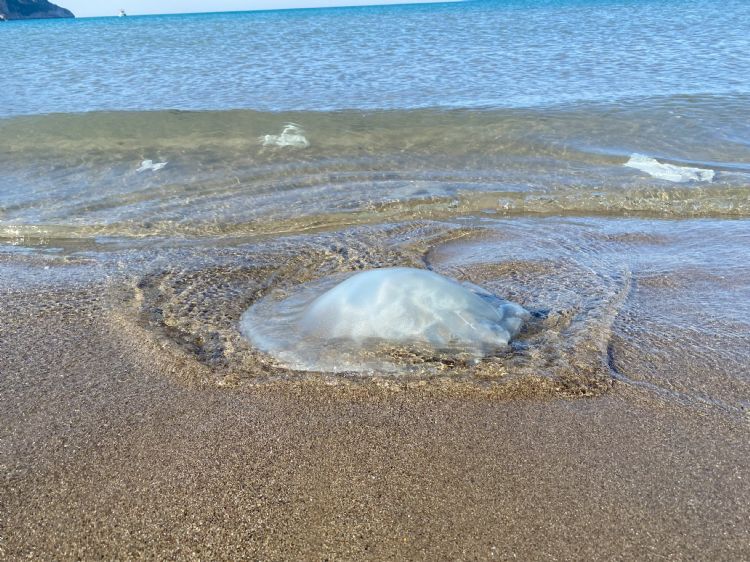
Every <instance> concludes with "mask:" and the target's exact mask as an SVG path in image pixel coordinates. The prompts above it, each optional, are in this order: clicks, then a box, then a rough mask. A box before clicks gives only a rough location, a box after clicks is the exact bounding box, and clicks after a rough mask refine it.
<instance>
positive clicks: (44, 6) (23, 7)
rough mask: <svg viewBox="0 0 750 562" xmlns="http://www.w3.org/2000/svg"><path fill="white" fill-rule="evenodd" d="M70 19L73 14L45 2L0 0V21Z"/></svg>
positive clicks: (36, 0)
mask: <svg viewBox="0 0 750 562" xmlns="http://www.w3.org/2000/svg"><path fill="white" fill-rule="evenodd" d="M72 17H75V16H74V15H73V12H71V11H70V10H66V9H65V8H61V7H60V6H57V5H55V4H52V3H51V2H48V1H47V0H0V20H26V19H36V18H72Z"/></svg>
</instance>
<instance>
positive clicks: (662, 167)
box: [624, 154, 714, 183]
mask: <svg viewBox="0 0 750 562" xmlns="http://www.w3.org/2000/svg"><path fill="white" fill-rule="evenodd" d="M624 165H625V166H627V167H628V168H635V169H636V170H640V171H641V172H646V173H647V174H648V175H650V176H651V177H654V178H656V179H660V180H666V181H671V182H675V183H683V182H688V181H707V182H710V181H713V179H714V171H713V170H708V169H706V168H689V167H687V166H675V165H673V164H663V163H661V162H659V161H658V160H656V159H654V158H650V157H649V156H644V155H643V154H633V155H631V156H630V160H628V161H627V162H626V163H625V164H624Z"/></svg>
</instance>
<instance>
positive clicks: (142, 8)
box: [52, 0, 435, 17]
mask: <svg viewBox="0 0 750 562" xmlns="http://www.w3.org/2000/svg"><path fill="white" fill-rule="evenodd" d="M430 1H433V2H434V1H435V0H108V1H106V2H102V1H101V0H52V2H54V3H55V4H58V5H60V6H62V7H64V8H67V9H68V10H70V11H72V12H73V13H74V14H75V15H76V16H77V17H92V16H115V15H117V13H118V12H119V11H120V9H121V8H122V9H123V10H125V12H127V14H128V15H138V14H181V13H187V12H224V11H243V10H274V9H281V8H317V7H323V6H364V5H368V4H407V3H409V4H417V3H426V2H430Z"/></svg>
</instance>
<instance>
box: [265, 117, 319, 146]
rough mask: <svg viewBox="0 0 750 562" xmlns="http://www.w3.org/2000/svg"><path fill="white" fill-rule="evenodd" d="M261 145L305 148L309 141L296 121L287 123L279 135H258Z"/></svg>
mask: <svg viewBox="0 0 750 562" xmlns="http://www.w3.org/2000/svg"><path fill="white" fill-rule="evenodd" d="M260 141H261V144H262V145H263V146H282V147H284V146H291V147H294V148H307V147H308V146H310V141H308V140H307V138H306V137H305V130H304V129H303V128H302V127H300V126H299V125H297V124H296V123H287V124H286V125H284V129H283V130H282V131H281V134H280V135H263V136H262V137H260Z"/></svg>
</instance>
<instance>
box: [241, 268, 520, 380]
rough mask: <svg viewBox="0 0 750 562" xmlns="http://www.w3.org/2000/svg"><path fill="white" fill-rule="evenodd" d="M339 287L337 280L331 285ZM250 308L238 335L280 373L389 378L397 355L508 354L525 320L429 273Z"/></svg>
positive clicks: (356, 281) (374, 278)
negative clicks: (271, 360) (506, 350)
mask: <svg viewBox="0 0 750 562" xmlns="http://www.w3.org/2000/svg"><path fill="white" fill-rule="evenodd" d="M336 280H338V279H336ZM336 280H329V281H328V282H327V283H326V282H325V281H323V282H321V283H318V284H312V285H309V286H306V287H302V288H300V289H299V290H298V291H297V292H295V293H293V294H291V295H284V297H283V298H279V297H278V296H276V297H274V296H273V295H271V296H269V297H266V298H265V299H262V300H261V301H259V302H258V303H256V304H254V305H253V306H252V307H250V308H249V309H248V310H247V311H246V312H245V314H244V315H243V317H242V320H241V326H240V328H241V331H242V333H243V334H244V335H245V337H247V338H248V339H249V340H250V341H251V342H252V343H253V344H254V345H255V347H257V348H258V349H260V350H261V351H264V352H266V353H268V354H270V355H271V356H272V357H274V358H275V359H276V360H277V361H279V362H280V363H281V364H282V365H283V366H286V367H289V368H293V369H300V370H312V371H333V372H340V371H377V370H382V371H394V370H398V361H397V360H396V359H395V356H398V355H399V353H398V350H399V349H403V350H414V349H418V350H420V352H422V353H424V352H434V353H438V354H448V355H451V354H453V355H456V354H460V355H462V356H467V355H468V356H471V357H475V358H478V357H481V356H483V355H486V354H489V353H492V352H494V351H496V350H498V349H502V348H505V347H506V346H507V345H508V342H509V341H510V340H511V338H512V337H513V336H515V335H516V334H517V333H518V332H519V330H520V329H521V325H522V323H523V321H524V319H525V318H527V317H528V313H527V312H526V311H525V310H524V309H523V308H522V307H521V306H519V305H517V304H513V303H510V302H507V301H503V300H501V299H498V298H497V297H495V296H493V295H491V294H489V293H487V292H486V291H484V290H482V289H480V288H479V287H476V286H473V285H468V284H461V283H458V282H457V281H454V280H452V279H449V278H447V277H444V276H442V275H438V274H437V273H433V272H431V271H427V270H422V269H413V268H403V267H398V268H385V269H374V270H370V271H365V272H361V273H357V274H355V275H352V276H351V277H349V278H347V279H345V280H344V281H341V282H339V283H338V284H336V285H335V286H333V287H331V286H330V285H331V284H332V283H333V282H334V281H336Z"/></svg>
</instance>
